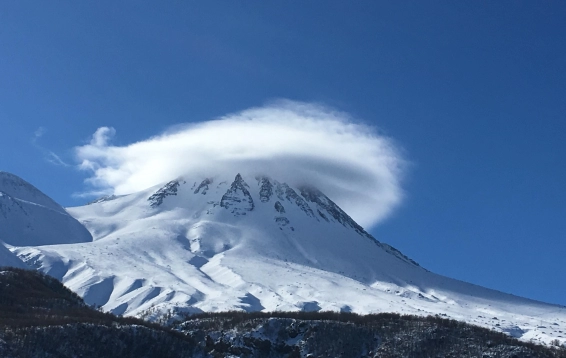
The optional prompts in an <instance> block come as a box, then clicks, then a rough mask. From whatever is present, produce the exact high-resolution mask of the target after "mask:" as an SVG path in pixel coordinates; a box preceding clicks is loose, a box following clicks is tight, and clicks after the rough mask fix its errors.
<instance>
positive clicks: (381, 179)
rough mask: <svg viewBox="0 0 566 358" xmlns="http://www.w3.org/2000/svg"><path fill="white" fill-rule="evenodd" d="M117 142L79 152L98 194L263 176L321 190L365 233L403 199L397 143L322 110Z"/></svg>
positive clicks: (296, 107)
mask: <svg viewBox="0 0 566 358" xmlns="http://www.w3.org/2000/svg"><path fill="white" fill-rule="evenodd" d="M113 135H114V129H113V128H109V127H101V128H99V129H98V130H97V131H96V132H95V134H94V135H93V138H92V140H91V142H90V143H89V144H87V145H84V146H80V147H77V148H76V154H77V157H78V159H79V161H80V162H81V164H80V168H81V169H84V170H88V171H91V172H92V176H91V177H90V178H89V179H88V180H87V181H88V183H89V184H90V185H92V186H93V189H94V191H96V192H100V191H101V190H102V191H106V192H107V193H109V194H127V193H131V192H135V191H139V190H143V189H146V188H148V187H150V186H153V185H156V184H159V183H162V182H165V181H168V180H171V179H173V178H176V177H179V176H185V175H190V176H191V177H194V176H203V177H210V176H214V175H217V174H229V175H235V174H236V173H238V172H240V173H248V174H252V175H256V174H264V175H269V176H273V177H274V178H276V179H278V180H282V181H285V182H287V183H289V184H292V185H303V184H307V185H313V186H315V187H317V188H318V189H320V190H322V191H323V192H324V193H325V194H326V195H328V196H329V197H330V198H332V199H333V200H334V201H335V202H336V203H337V204H338V205H340V206H341V207H342V208H343V209H344V210H345V211H346V212H348V213H349V214H350V215H351V216H352V217H353V218H354V219H355V220H356V221H358V222H359V223H360V224H361V225H364V226H371V225H373V224H376V223H377V222H379V221H380V220H382V219H383V218H385V217H386V216H387V215H388V214H389V213H390V212H391V211H392V209H393V208H394V207H396V206H397V205H398V204H399V202H400V200H401V197H402V190H401V188H400V177H401V175H402V172H403V167H404V161H403V159H402V158H401V156H400V154H399V151H398V150H397V148H396V146H395V145H394V143H393V141H392V140H391V139H389V138H387V137H385V136H383V135H380V134H379V133H378V132H377V131H376V129H375V128H372V127H369V126H366V125H363V124H357V123H355V122H353V121H352V119H351V118H350V116H348V115H347V114H346V113H343V112H338V111H335V110H332V109H330V108H328V107H324V106H320V105H314V104H307V103H301V102H292V101H280V102H277V103H275V104H271V105H268V106H265V107H259V108H251V109H248V110H245V111H242V112H240V113H235V114H230V115H227V116H224V117H222V118H220V119H216V120H212V121H208V122H201V123H193V124H186V125H182V126H176V127H175V128H172V129H170V130H168V131H166V132H165V133H163V134H161V135H158V136H155V137H152V138H149V139H147V140H143V141H140V142H137V143H133V144H130V145H126V146H113V145H111V139H112V136H113Z"/></svg>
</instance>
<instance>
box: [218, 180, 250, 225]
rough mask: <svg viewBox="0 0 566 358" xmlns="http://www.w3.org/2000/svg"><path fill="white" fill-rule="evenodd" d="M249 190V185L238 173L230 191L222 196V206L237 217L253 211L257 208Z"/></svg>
mask: <svg viewBox="0 0 566 358" xmlns="http://www.w3.org/2000/svg"><path fill="white" fill-rule="evenodd" d="M248 188H249V186H248V184H246V182H245V181H244V179H243V178H242V176H241V175H240V174H239V173H238V175H236V178H235V179H234V181H233V182H232V185H231V186H230V189H228V190H227V191H226V193H225V194H224V195H223V196H222V200H220V206H221V207H223V208H226V209H228V210H230V212H231V213H233V214H235V215H246V211H252V210H253V209H254V207H255V205H254V200H253V199H252V196H251V195H250V192H249V190H248Z"/></svg>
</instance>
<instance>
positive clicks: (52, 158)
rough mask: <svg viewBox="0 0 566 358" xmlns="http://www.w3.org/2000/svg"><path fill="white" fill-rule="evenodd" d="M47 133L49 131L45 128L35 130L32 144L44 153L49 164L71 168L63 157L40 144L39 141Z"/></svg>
mask: <svg viewBox="0 0 566 358" xmlns="http://www.w3.org/2000/svg"><path fill="white" fill-rule="evenodd" d="M46 132H47V129H45V127H39V128H37V129H36V130H35V132H33V137H32V139H31V144H33V146H34V147H36V148H37V149H39V150H40V151H41V152H42V153H43V155H44V157H45V160H46V161H47V162H49V163H51V164H53V165H58V166H62V167H70V166H71V165H70V164H68V163H67V162H65V161H64V160H63V159H61V157H60V156H59V155H57V154H56V153H55V152H53V151H51V150H49V149H47V148H45V147H43V146H42V145H40V144H39V143H38V141H39V139H40V138H41V137H43V136H44V135H45V133H46Z"/></svg>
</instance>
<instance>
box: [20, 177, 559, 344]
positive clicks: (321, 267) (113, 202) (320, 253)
mask: <svg viewBox="0 0 566 358" xmlns="http://www.w3.org/2000/svg"><path fill="white" fill-rule="evenodd" d="M234 174H236V173H234ZM275 179H276V178H269V177H253V176H246V175H244V176H242V175H240V174H238V175H236V177H235V178H234V177H231V178H221V177H214V176H211V177H208V178H189V177H186V178H181V179H177V180H173V181H171V182H169V183H165V184H164V185H160V186H156V187H154V188H150V189H147V190H145V191H142V192H139V193H135V194H130V195H125V196H118V197H116V196H113V197H109V198H107V199H106V200H105V199H102V200H98V201H97V202H95V203H92V204H89V205H86V206H82V207H76V208H70V209H68V210H67V211H68V212H69V213H70V214H71V215H72V216H73V217H75V218H76V219H78V220H79V221H80V222H81V223H83V224H84V225H85V226H86V228H87V229H88V230H89V231H90V233H91V234H92V236H93V239H94V240H93V241H91V242H79V243H61V244H57V245H44V246H25V247H24V246H23V245H16V246H20V247H13V248H12V251H13V252H14V253H16V254H17V255H18V256H19V257H20V258H21V259H22V260H23V261H25V262H26V263H27V264H28V265H30V266H32V267H35V268H37V269H39V270H41V271H43V272H45V273H48V274H49V275H52V276H54V277H56V278H58V279H60V280H61V281H62V282H63V283H64V284H65V285H67V286H68V287H69V288H71V289H72V290H74V291H75V292H77V293H78V294H79V295H81V296H82V297H83V298H84V299H85V301H86V302H87V303H89V304H96V305H101V306H102V307H103V308H104V309H105V310H108V311H112V312H114V313H116V314H124V315H141V314H148V313H150V314H155V315H157V314H159V313H162V312H165V311H167V310H169V309H173V310H176V311H177V312H183V311H185V312H200V311H225V310H248V311H252V310H264V311H276V310H280V311H296V310H334V311H338V310H343V311H353V312H358V313H371V312H399V313H407V314H417V315H425V316H426V315H435V314H439V315H442V316H443V317H444V316H446V317H449V318H454V319H457V320H462V321H466V322H469V323H472V324H477V325H480V326H484V327H489V328H493V329H495V330H498V331H502V332H506V333H508V334H510V335H512V336H514V337H518V338H520V339H522V340H531V339H533V340H535V341H542V342H547V343H548V342H550V341H552V340H554V339H558V340H560V341H561V342H565V341H566V308H565V307H560V306H556V305H550V304H545V303H541V302H537V301H532V300H528V299H524V298H520V297H516V296H512V295H508V294H504V293H501V292H497V291H494V290H489V289H486V288H482V287H479V286H475V285H472V284H468V283H464V282H461V281H457V280H453V279H450V278H446V277H443V276H439V275H436V274H434V273H431V272H429V271H427V270H425V269H424V268H421V267H420V266H418V265H417V264H416V263H415V262H413V261H412V260H411V259H409V258H407V257H405V256H404V255H403V254H401V253H400V252H399V251H397V250H395V249H394V248H392V247H390V246H389V245H386V244H384V243H380V242H378V241H376V240H375V239H374V238H373V237H372V236H371V235H370V234H368V233H367V232H366V231H365V230H364V229H363V228H362V227H360V226H359V225H358V224H357V223H356V222H355V221H354V220H352V218H350V217H349V216H348V215H347V214H346V213H345V212H343V211H342V210H341V209H340V208H339V207H338V206H337V205H336V204H335V203H334V202H332V200H331V199H329V198H328V197H326V196H325V195H324V194H323V193H321V192H320V191H318V190H316V189H315V188H311V187H307V186H305V187H292V186H289V185H287V184H285V183H280V182H278V181H277V180H275ZM11 244H12V245H15V244H14V243H11Z"/></svg>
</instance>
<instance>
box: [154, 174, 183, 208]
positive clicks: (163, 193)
mask: <svg viewBox="0 0 566 358" xmlns="http://www.w3.org/2000/svg"><path fill="white" fill-rule="evenodd" d="M178 188H179V181H178V180H172V181H170V182H169V183H167V184H165V185H164V186H163V187H162V188H160V189H159V190H158V191H156V192H155V194H153V195H152V196H150V197H149V198H148V199H147V200H148V201H149V205H150V206H151V207H152V208H155V207H158V206H159V205H161V204H163V200H164V199H165V198H166V197H168V196H171V195H177V190H178Z"/></svg>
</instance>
